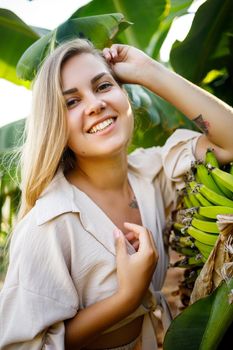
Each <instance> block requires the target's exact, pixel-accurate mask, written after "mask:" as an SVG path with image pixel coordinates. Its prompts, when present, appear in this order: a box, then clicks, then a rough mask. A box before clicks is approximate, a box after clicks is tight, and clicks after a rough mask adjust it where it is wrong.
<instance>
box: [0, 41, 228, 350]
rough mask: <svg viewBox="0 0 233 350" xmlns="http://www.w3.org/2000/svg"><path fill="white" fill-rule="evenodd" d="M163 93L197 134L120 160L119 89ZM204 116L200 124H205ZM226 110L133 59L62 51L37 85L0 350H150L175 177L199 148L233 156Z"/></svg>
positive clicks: (82, 44)
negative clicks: (133, 86) (197, 128)
mask: <svg viewBox="0 0 233 350" xmlns="http://www.w3.org/2000/svg"><path fill="white" fill-rule="evenodd" d="M126 82H127V83H132V84H141V85H143V86H145V87H146V88H148V89H150V90H151V91H153V92H154V93H156V94H158V95H160V96H161V97H163V98H164V99H166V100H167V101H169V102H170V103H172V104H173V105H174V106H176V107H177V108H178V109H180V110H181V111H182V112H183V113H184V114H185V115H186V116H187V117H188V118H190V119H191V120H194V121H196V123H197V124H198V125H199V126H200V127H201V128H202V129H203V132H204V133H203V134H199V133H196V132H193V131H188V130H178V131H176V132H175V133H174V134H173V135H172V136H171V137H170V138H169V139H168V141H167V142H166V144H165V145H164V146H163V147H152V148H150V149H145V150H144V149H139V150H136V151H135V152H133V153H132V154H131V155H130V156H129V157H127V146H128V143H129V142H130V139H131V136H132V131H133V114H132V110H131V106H130V103H129V100H128V97H127V94H126V92H125V90H124V89H123V88H122V86H121V83H126ZM202 116H203V117H202ZM232 127H233V111H232V109H231V107H229V106H227V105H226V104H224V103H223V102H221V101H219V100H218V99H216V98H215V97H213V96H211V95H210V94H208V93H207V92H205V91H203V90H201V89H200V88H198V87H197V86H194V85H193V84H191V83H190V82H188V81H187V80H185V79H183V78H182V77H180V76H179V75H177V74H175V73H173V72H170V71H169V70H167V69H166V68H165V67H163V66H161V65H160V64H159V63H158V62H156V61H154V60H152V59H151V58H150V57H148V56H147V55H145V54H144V53H143V52H141V51H140V50H138V49H136V48H134V47H130V46H126V45H118V44H115V45H113V46H112V47H111V48H106V49H104V50H103V56H102V55H101V54H100V53H98V52H97V51H96V50H95V49H94V48H93V47H92V46H91V45H90V44H89V43H88V42H87V41H84V40H79V39H78V40H73V41H70V42H67V43H64V44H62V45H61V46H60V47H58V48H57V49H56V50H55V51H54V52H53V53H52V54H51V55H50V56H49V57H48V58H47V59H46V61H45V62H44V64H43V65H42V67H41V69H40V72H39V74H38V76H37V78H36V81H35V84H34V87H33V109H32V113H31V116H30V119H29V120H28V125H27V139H26V143H25V145H24V149H23V155H22V203H21V208H20V214H19V215H20V221H19V223H18V224H17V227H16V229H15V231H14V234H13V238H12V241H11V249H10V265H9V269H8V272H7V276H6V280H5V284H4V287H3V289H2V292H1V303H0V311H1V313H0V314H1V320H0V347H1V349H2V350H12V349H21V350H24V349H32V350H36V349H46V350H47V349H56V350H60V349H64V348H66V349H83V348H85V349H111V348H115V349H123V350H128V349H140V348H141V349H143V350H145V349H146V350H152V349H156V347H157V344H156V336H155V328H156V325H155V322H154V316H153V311H154V310H155V308H156V305H158V304H160V305H161V307H162V309H163V313H164V327H165V329H166V327H167V326H168V325H169V322H170V315H169V310H168V308H167V305H166V302H165V300H164V297H163V296H162V294H161V292H160V290H161V288H162V285H163V281H164V278H165V274H166V269H167V256H166V253H165V250H164V245H163V237H162V230H163V227H164V225H165V209H168V208H171V207H172V205H174V203H175V191H176V188H177V187H180V186H182V174H184V173H185V172H186V171H187V170H188V169H189V167H190V164H191V162H192V161H193V160H194V159H195V158H198V159H201V158H203V157H204V154H205V151H206V148H207V147H211V148H214V149H215V152H216V155H217V157H218V160H219V161H220V162H221V163H225V162H229V161H230V160H231V159H232V158H233V157H232V156H233V139H232V137H231V136H232V135H231V130H232Z"/></svg>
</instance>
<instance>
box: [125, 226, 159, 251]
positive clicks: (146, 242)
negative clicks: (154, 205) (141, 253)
mask: <svg viewBox="0 0 233 350" xmlns="http://www.w3.org/2000/svg"><path fill="white" fill-rule="evenodd" d="M124 226H125V227H126V228H127V229H129V230H130V231H133V232H134V234H135V237H136V238H137V239H138V240H139V250H143V249H148V248H149V247H151V245H152V243H151V239H150V234H149V231H148V230H147V229H146V228H145V227H143V226H140V225H137V224H132V223H129V222H125V223H124ZM152 247H153V246H152Z"/></svg>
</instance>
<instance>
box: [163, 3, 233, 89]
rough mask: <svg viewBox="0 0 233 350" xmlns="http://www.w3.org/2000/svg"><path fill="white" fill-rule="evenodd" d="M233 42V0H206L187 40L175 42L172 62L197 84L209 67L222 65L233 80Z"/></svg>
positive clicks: (213, 67) (214, 67)
mask: <svg viewBox="0 0 233 350" xmlns="http://www.w3.org/2000/svg"><path fill="white" fill-rule="evenodd" d="M232 44H233V1H232V0H207V1H206V2H205V3H204V4H203V5H202V6H200V7H199V9H198V11H197V13H196V15H195V18H194V20H193V23H192V27H191V29H190V31H189V34H188V36H187V37H186V38H185V40H184V41H183V42H178V41H176V42H175V43H174V45H173V48H172V50H171V55H170V59H171V64H172V66H173V68H174V69H175V71H176V72H178V73H179V74H181V75H183V76H184V77H186V78H187V79H190V80H191V81H193V82H194V83H197V84H200V83H201V81H202V79H203V78H204V77H205V76H206V74H207V73H208V72H209V71H210V70H213V69H216V70H219V69H222V68H225V69H226V70H227V73H228V74H229V75H230V76H231V81H233V72H232V61H233V50H232V47H233V46H232ZM232 86H233V85H232ZM231 93H232V90H231Z"/></svg>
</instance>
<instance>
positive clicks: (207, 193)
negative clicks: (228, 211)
mask: <svg viewBox="0 0 233 350" xmlns="http://www.w3.org/2000/svg"><path fill="white" fill-rule="evenodd" d="M218 170H219V169H218ZM228 175H229V174H228ZM196 189H197V190H199V192H200V193H201V194H202V195H203V196H204V197H205V198H206V199H207V200H209V201H210V202H211V203H213V204H216V205H222V206H226V207H232V208H233V201H232V200H231V199H229V198H226V197H225V196H222V195H220V194H218V193H216V192H214V191H212V190H211V189H209V188H208V187H206V186H205V185H203V184H198V185H197V186H196Z"/></svg>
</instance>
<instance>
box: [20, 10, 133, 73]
mask: <svg viewBox="0 0 233 350" xmlns="http://www.w3.org/2000/svg"><path fill="white" fill-rule="evenodd" d="M129 25H130V23H129V22H128V21H126V20H125V19H124V16H123V15H122V14H119V13H112V14H108V15H99V16H91V17H83V18H72V19H68V20H67V21H66V22H64V23H63V24H61V25H60V26H58V27H57V28H56V29H54V30H53V31H51V32H49V33H48V34H46V35H44V36H42V37H41V38H40V39H39V40H37V41H36V42H35V43H34V44H33V45H32V46H30V47H29V48H28V49H27V50H26V51H25V53H24V54H23V55H22V57H21V58H20V60H19V62H18V64H17V74H18V76H20V77H21V78H22V79H25V80H33V79H34V77H35V75H36V73H37V71H38V68H39V67H40V64H41V63H42V62H43V60H44V59H45V57H46V56H48V55H49V53H50V52H52V51H53V50H54V49H55V48H56V47H57V46H58V45H59V44H61V43H62V42H64V41H67V40H71V39H74V38H87V39H89V40H90V41H92V42H93V43H94V45H95V46H96V47H97V48H99V49H103V48H104V47H105V46H108V45H109V44H111V40H112V39H113V38H114V36H115V35H116V33H118V32H121V31H122V30H124V29H125V28H127V27H128V26H129Z"/></svg>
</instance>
